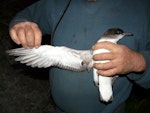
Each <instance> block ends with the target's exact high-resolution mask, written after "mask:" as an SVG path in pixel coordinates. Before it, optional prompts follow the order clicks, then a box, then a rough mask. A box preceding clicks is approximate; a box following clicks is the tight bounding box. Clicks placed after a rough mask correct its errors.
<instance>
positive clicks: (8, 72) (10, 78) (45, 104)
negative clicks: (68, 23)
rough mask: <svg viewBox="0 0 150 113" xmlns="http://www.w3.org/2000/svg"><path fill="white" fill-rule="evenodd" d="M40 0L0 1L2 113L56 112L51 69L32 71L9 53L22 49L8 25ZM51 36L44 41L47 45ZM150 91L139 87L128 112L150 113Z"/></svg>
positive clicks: (0, 102)
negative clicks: (20, 12)
mask: <svg viewBox="0 0 150 113" xmlns="http://www.w3.org/2000/svg"><path fill="white" fill-rule="evenodd" d="M35 1H37V0H22V1H20V0H5V1H4V0H0V113H54V106H55V105H54V103H53V100H52V98H51V95H50V84H49V81H48V70H49V69H37V68H30V67H27V66H25V65H22V64H19V63H18V62H14V58H13V57H10V56H8V55H7V54H6V53H5V51H6V50H8V49H12V48H16V47H18V46H17V45H15V44H14V43H13V42H12V41H11V39H10V37H9V34H8V24H9V22H10V20H11V19H12V18H13V17H14V16H15V14H16V13H17V12H19V11H20V10H22V9H24V8H25V7H26V6H28V5H30V4H32V3H33V2H35ZM49 41H50V36H46V37H44V38H43V43H44V44H45V43H47V42H49ZM149 106H150V90H145V89H143V88H141V87H139V86H137V85H135V86H134V88H133V91H132V93H131V95H130V97H129V99H128V100H127V106H126V113H150V107H149Z"/></svg>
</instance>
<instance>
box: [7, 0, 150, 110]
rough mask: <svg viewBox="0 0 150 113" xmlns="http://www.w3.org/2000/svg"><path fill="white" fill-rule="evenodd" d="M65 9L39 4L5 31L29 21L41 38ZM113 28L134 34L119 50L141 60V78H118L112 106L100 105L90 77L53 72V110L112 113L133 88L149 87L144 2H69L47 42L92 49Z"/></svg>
mask: <svg viewBox="0 0 150 113" xmlns="http://www.w3.org/2000/svg"><path fill="white" fill-rule="evenodd" d="M66 4H67V0H63V1H61V0H41V1H39V2H37V3H35V4H33V5H31V6H30V7H28V8H26V9H25V10H23V11H21V12H20V13H18V14H17V15H16V17H15V18H14V19H13V20H12V21H11V23H10V27H11V26H12V25H13V24H14V23H15V22H18V21H32V22H35V23H37V24H38V25H39V27H40V29H41V30H42V32H43V34H51V33H52V31H53V29H54V27H55V25H56V23H57V20H58V19H59V17H60V15H61V13H62V11H63V9H64V8H65V5H66ZM114 27H119V28H121V29H123V30H124V31H126V32H132V33H133V34H134V37H124V38H123V39H122V40H120V41H119V44H123V45H126V46H127V47H129V48H131V49H133V50H135V51H138V52H140V53H141V54H142V55H143V56H144V58H145V60H146V63H147V68H146V70H145V72H143V73H130V74H127V75H124V76H120V77H119V78H118V79H117V80H116V81H115V83H114V85H113V92H114V97H113V101H112V102H111V103H108V104H106V103H102V102H101V101H100V99H99V91H98V88H97V87H96V86H94V83H93V75H92V71H90V72H72V71H68V70H63V69H58V68H52V69H51V70H50V85H51V91H52V96H53V99H54V101H55V103H56V105H57V106H58V107H60V108H61V109H62V110H63V111H65V112H66V113H113V112H114V111H115V110H116V109H117V107H118V106H119V105H121V104H122V103H124V102H125V101H126V99H127V98H128V96H129V94H130V92H131V89H132V84H133V82H135V83H137V84H139V85H140V86H142V87H144V88H149V87H150V69H149V68H150V1H149V0H143V1H141V0H132V1H131V0H114V1H112V0H96V2H88V1H86V0H72V1H71V3H70V5H69V7H68V9H67V11H66V13H65V14H64V16H63V18H62V19H61V21H60V23H59V25H58V27H57V29H56V32H55V35H54V38H53V39H52V42H53V45H55V46H67V47H70V48H74V49H91V47H92V45H93V44H94V43H95V42H96V41H97V40H98V39H99V37H100V36H101V35H102V34H103V33H104V32H105V31H106V30H107V29H108V28H114Z"/></svg>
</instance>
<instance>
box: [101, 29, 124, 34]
mask: <svg viewBox="0 0 150 113" xmlns="http://www.w3.org/2000/svg"><path fill="white" fill-rule="evenodd" d="M122 33H124V31H123V30H122V29H120V28H110V29H108V30H107V31H106V32H105V33H104V35H111V34H116V35H117V34H122Z"/></svg>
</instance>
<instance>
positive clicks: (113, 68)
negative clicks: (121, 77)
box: [93, 42, 146, 76]
mask: <svg viewBox="0 0 150 113" xmlns="http://www.w3.org/2000/svg"><path fill="white" fill-rule="evenodd" d="M102 48H105V49H107V50H109V51H110V52H108V53H101V54H96V55H94V56H93V59H94V60H96V61H97V60H110V62H107V63H102V64H99V63H95V64H94V67H95V68H96V69H97V73H98V74H100V75H103V76H114V75H117V74H127V73H130V72H142V71H144V70H145V69H146V62H145V59H144V57H143V56H142V55H141V54H140V53H138V52H135V51H133V50H131V49H129V48H128V47H126V46H124V45H119V44H114V43H111V42H100V43H96V44H95V45H94V46H93V50H97V49H102Z"/></svg>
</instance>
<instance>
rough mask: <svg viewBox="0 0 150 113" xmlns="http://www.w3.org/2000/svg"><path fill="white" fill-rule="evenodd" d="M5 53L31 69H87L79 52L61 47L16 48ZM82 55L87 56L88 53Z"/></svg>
mask: <svg viewBox="0 0 150 113" xmlns="http://www.w3.org/2000/svg"><path fill="white" fill-rule="evenodd" d="M7 53H8V54H9V55H13V56H17V58H16V59H15V61H19V62H21V63H23V64H26V65H27V66H31V67H38V68H47V67H50V66H56V67H59V68H63V69H68V70H72V71H84V70H86V69H87V68H88V67H87V66H88V64H87V62H85V61H84V59H83V58H82V56H81V55H80V53H82V52H81V51H78V50H74V49H70V48H67V47H62V46H61V47H54V46H50V45H42V46H40V47H39V48H32V49H30V48H28V49H26V48H17V49H12V50H8V51H7ZM84 53H85V54H86V53H87V54H88V53H89V52H84ZM87 56H88V55H87Z"/></svg>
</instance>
